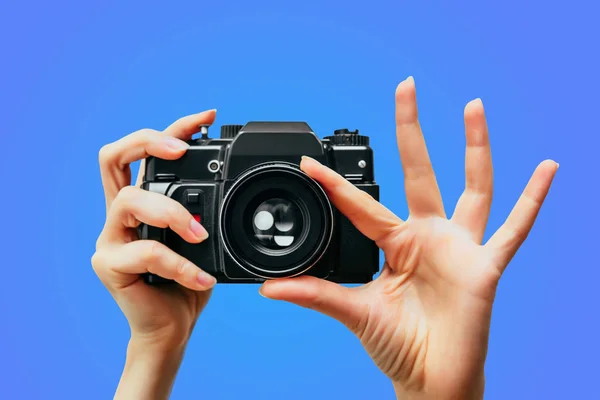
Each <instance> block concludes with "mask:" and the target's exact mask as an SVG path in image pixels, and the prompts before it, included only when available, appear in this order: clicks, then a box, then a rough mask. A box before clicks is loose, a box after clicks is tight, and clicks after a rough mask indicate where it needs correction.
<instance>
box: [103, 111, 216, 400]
mask: <svg viewBox="0 0 600 400" xmlns="http://www.w3.org/2000/svg"><path fill="white" fill-rule="evenodd" d="M214 119H215V111H214V110H211V111H206V112H203V113H199V114H195V115H190V116H187V117H184V118H181V119H179V120H178V121H176V122H174V123H173V124H172V125H170V126H169V127H168V128H166V129H165V130H164V131H155V130H151V129H143V130H140V131H137V132H134V133H132V134H130V135H128V136H125V137H124V138H122V139H120V140H118V141H116V142H114V143H111V144H109V145H106V146H104V147H103V148H102V150H101V151H100V157H99V158H100V169H101V175H102V184H103V186H104V192H105V197H106V213H107V217H106V222H105V225H104V228H103V230H102V233H101V234H100V237H99V238H98V241H97V243H96V252H95V253H94V255H93V257H92V265H93V268H94V270H95V271H96V274H97V275H98V277H99V278H100V280H101V281H102V282H103V283H104V285H105V286H106V287H107V288H108V290H109V292H110V293H111V294H112V296H113V297H114V299H115V300H116V302H117V303H118V305H119V307H120V308H121V310H122V311H123V313H124V314H125V317H126V318H127V320H128V322H129V326H130V329H131V339H130V342H129V346H128V351H127V360H126V364H125V370H124V372H123V375H122V378H121V382H120V383H119V387H118V389H117V394H116V397H115V398H117V399H120V398H123V399H163V398H168V396H169V393H170V391H171V387H172V384H173V382H174V380H175V375H176V374H177V371H178V368H179V365H180V363H181V360H182V357H183V353H184V351H185V346H186V345H187V341H188V339H189V337H190V335H191V332H192V329H193V328H194V325H195V323H196V320H197V319H198V316H199V314H200V312H201V311H202V310H203V308H204V307H205V305H206V303H207V302H208V299H209V297H210V293H211V290H212V287H213V286H214V284H215V282H216V281H215V279H214V278H213V277H212V276H211V275H209V274H207V273H205V272H204V271H202V270H201V268H202V266H201V265H193V264H192V263H191V262H189V261H188V260H186V259H185V258H183V257H181V256H180V255H178V254H176V253H175V252H173V251H172V250H170V249H168V248H167V247H166V246H165V245H163V244H161V243H158V242H156V241H149V240H138V237H137V233H136V227H138V226H139V225H140V224H141V223H145V224H149V225H152V226H157V227H161V228H166V227H169V228H171V229H172V230H173V231H174V232H175V233H177V234H179V235H180V236H181V237H182V238H183V239H185V240H186V241H188V242H190V243H199V242H201V241H202V240H205V239H206V238H207V236H208V234H207V232H206V230H205V229H204V228H203V227H202V226H201V225H200V224H199V223H198V222H196V220H195V219H194V218H193V217H192V215H191V214H190V213H189V212H188V211H187V210H186V209H185V208H184V207H183V206H182V205H181V204H180V203H178V202H176V201H175V200H173V199H170V198H168V197H167V196H163V195H161V194H157V193H152V192H149V191H146V190H143V189H141V188H139V184H140V183H141V179H142V177H143V176H142V175H143V165H144V161H143V160H144V159H145V158H146V157H148V156H155V157H158V158H163V159H169V160H173V159H178V158H179V157H181V156H182V155H183V154H184V153H185V151H186V149H187V147H188V145H187V143H186V142H185V140H188V139H191V137H192V135H193V134H194V133H196V132H197V131H198V129H199V126H200V125H201V124H212V123H213V122H214ZM138 160H142V167H141V169H140V172H139V174H138V179H137V184H136V185H135V186H131V169H130V166H129V165H130V164H131V163H132V162H135V161H138ZM146 272H150V273H153V274H156V275H159V276H162V277H163V278H167V279H172V280H175V281H176V282H178V283H179V285H169V287H161V288H156V287H152V286H149V285H146V284H145V282H144V281H143V280H142V278H141V274H143V273H146Z"/></svg>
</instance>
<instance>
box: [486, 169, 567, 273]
mask: <svg viewBox="0 0 600 400" xmlns="http://www.w3.org/2000/svg"><path fill="white" fill-rule="evenodd" d="M557 169H558V164H557V163H556V162H554V161H552V160H546V161H543V162H542V163H541V164H540V165H538V167H537V168H536V170H535V172H534V173H533V176H532V177H531V179H530V180H529V183H528V184H527V186H526V187H525V190H524V191H523V194H522V195H521V197H520V198H519V200H518V201H517V203H516V204H515V206H514V208H513V209H512V211H511V213H510V215H509V216H508V218H507V219H506V221H505V222H504V224H503V225H502V226H501V227H500V228H499V229H498V230H497V231H496V233H495V234H494V235H493V236H492V237H491V238H490V240H488V242H487V243H486V245H485V246H486V247H487V248H489V249H491V250H492V251H494V253H495V254H496V256H497V258H498V264H499V269H500V272H503V271H504V269H505V268H506V266H507V265H508V263H509V262H510V260H511V259H512V258H513V257H514V255H515V253H516V252H517V250H518V249H519V247H520V246H521V244H522V243H523V242H524V241H525V239H526V238H527V236H528V235H529V232H530V231H531V228H532V227H533V224H534V222H535V220H536V218H537V216H538V213H539V211H540V209H541V207H542V203H543V202H544V200H545V198H546V195H547V194H548V191H549V190H550V186H551V184H552V180H553V179H554V176H555V175H556V171H557Z"/></svg>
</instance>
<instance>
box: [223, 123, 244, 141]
mask: <svg viewBox="0 0 600 400" xmlns="http://www.w3.org/2000/svg"><path fill="white" fill-rule="evenodd" d="M243 127H244V125H223V126H221V139H233V138H234V137H235V136H236V135H237V134H238V133H240V131H241V130H242V128H243Z"/></svg>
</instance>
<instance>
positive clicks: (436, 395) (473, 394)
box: [392, 372, 485, 400]
mask: <svg viewBox="0 0 600 400" xmlns="http://www.w3.org/2000/svg"><path fill="white" fill-rule="evenodd" d="M392 384H393V387H394V391H395V393H396V399H397V400H445V399H448V400H450V399H464V400H482V399H483V395H484V391H485V376H484V373H483V372H482V373H481V374H480V375H479V376H478V377H477V378H475V379H473V380H472V382H471V383H470V384H468V385H465V386H464V387H462V388H461V387H452V388H436V389H435V390H433V391H431V392H430V391H428V390H419V391H413V390H410V389H407V388H406V387H404V386H403V385H402V384H401V383H399V382H395V381H392Z"/></svg>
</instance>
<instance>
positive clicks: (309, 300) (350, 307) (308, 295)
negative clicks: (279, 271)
mask: <svg viewBox="0 0 600 400" xmlns="http://www.w3.org/2000/svg"><path fill="white" fill-rule="evenodd" d="M260 294H261V295H262V296H264V297H266V298H269V299H274V300H282V301H287V302H290V303H293V304H296V305H298V306H301V307H305V308H309V309H312V310H315V311H318V312H320V313H323V314H325V315H327V316H329V317H332V318H334V319H336V320H338V321H340V322H341V323H342V324H344V325H345V326H346V327H348V328H349V329H350V330H352V331H353V332H354V333H356V332H357V330H358V329H359V327H360V324H361V323H362V322H363V321H364V320H365V317H366V315H367V313H368V305H367V303H365V302H364V301H363V300H362V298H361V297H360V293H358V292H356V291H354V290H353V289H350V288H347V287H344V286H342V285H339V284H337V283H334V282H330V281H326V280H323V279H318V278H315V277H312V276H301V277H298V278H290V279H275V280H270V281H266V282H265V283H264V284H263V285H262V286H261V288H260Z"/></svg>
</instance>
